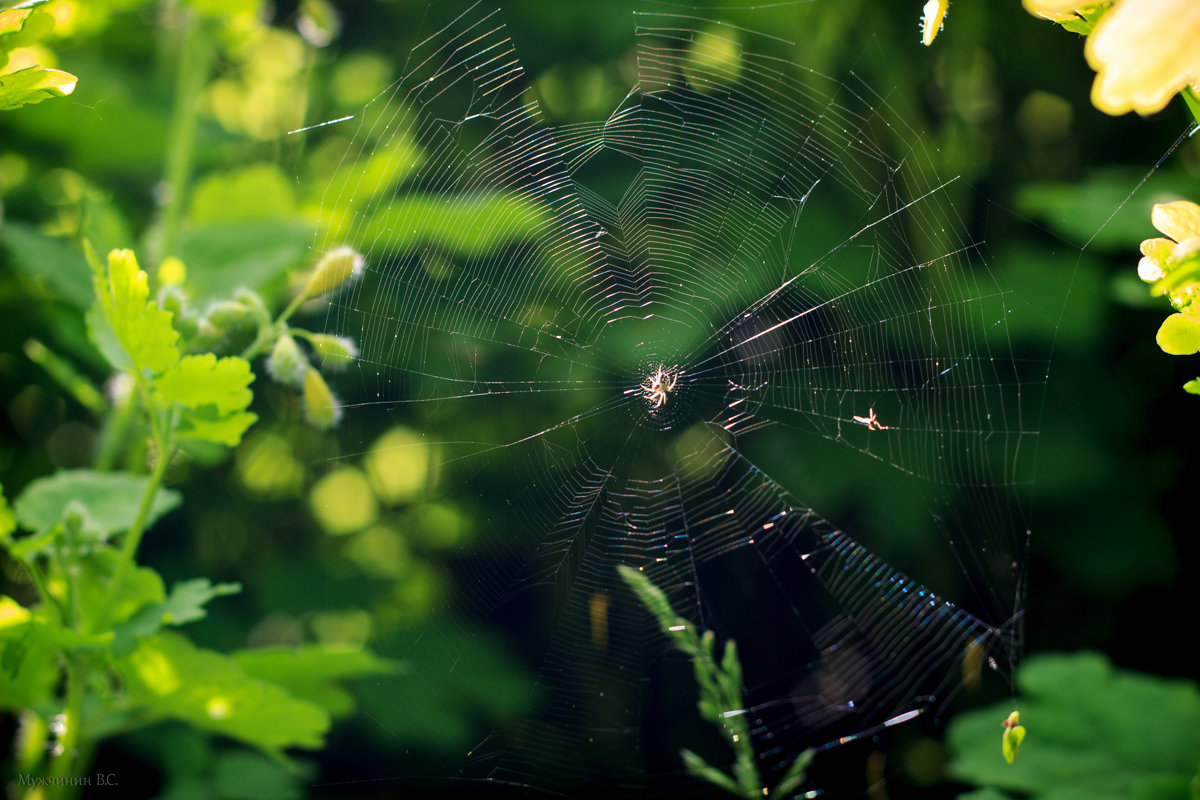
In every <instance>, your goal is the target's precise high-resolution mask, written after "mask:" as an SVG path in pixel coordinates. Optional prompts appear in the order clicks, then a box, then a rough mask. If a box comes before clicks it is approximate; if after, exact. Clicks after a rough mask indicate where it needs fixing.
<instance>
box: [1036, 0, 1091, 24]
mask: <svg viewBox="0 0 1200 800" xmlns="http://www.w3.org/2000/svg"><path fill="white" fill-rule="evenodd" d="M1088 2H1089V0H1021V5H1023V6H1025V10H1026V11H1028V12H1029V13H1030V14H1033V15H1034V16H1035V17H1045V18H1046V19H1067V18H1069V17H1073V16H1075V9H1077V8H1079V7H1080V6H1084V5H1087V3H1088Z"/></svg>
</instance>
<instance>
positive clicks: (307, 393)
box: [304, 369, 342, 430]
mask: <svg viewBox="0 0 1200 800" xmlns="http://www.w3.org/2000/svg"><path fill="white" fill-rule="evenodd" d="M304 416H305V418H306V419H307V420H308V424H309V425H312V426H313V427H314V428H320V429H321V430H327V429H329V428H332V427H333V426H334V425H337V424H338V421H339V420H340V419H341V418H342V409H341V406H339V405H338V401H337V398H336V397H334V396H333V392H331V391H330V390H329V384H327V383H325V379H324V378H322V377H321V373H320V372H318V371H317V370H315V369H310V370H305V372H304Z"/></svg>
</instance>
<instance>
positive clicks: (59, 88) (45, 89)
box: [0, 67, 79, 111]
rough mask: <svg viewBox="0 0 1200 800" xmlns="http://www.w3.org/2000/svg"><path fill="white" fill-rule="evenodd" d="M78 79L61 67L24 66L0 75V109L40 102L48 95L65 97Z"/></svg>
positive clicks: (71, 90)
mask: <svg viewBox="0 0 1200 800" xmlns="http://www.w3.org/2000/svg"><path fill="white" fill-rule="evenodd" d="M78 83H79V79H78V78H76V77H75V76H74V75H72V74H71V73H69V72H63V71H62V70H61V69H49V68H47V67H26V68H25V69H19V70H17V71H16V72H10V73H8V74H7V75H0V111H8V110H11V109H14V108H20V107H21V106H23V105H29V104H32V103H40V102H42V101H43V100H45V99H46V98H48V97H66V96H67V95H69V94H70V93H71V92H73V91H75V86H76V84H78Z"/></svg>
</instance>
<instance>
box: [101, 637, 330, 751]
mask: <svg viewBox="0 0 1200 800" xmlns="http://www.w3.org/2000/svg"><path fill="white" fill-rule="evenodd" d="M118 670H119V672H120V673H121V676H122V677H123V679H124V681H125V686H126V690H127V693H128V697H129V700H130V701H131V702H132V703H133V704H135V705H137V706H141V707H143V708H144V709H145V710H146V711H148V712H150V713H151V714H156V715H162V716H166V717H170V718H173V719H179V720H182V721H184V722H187V723H189V724H191V725H193V726H195V727H197V728H200V729H202V730H206V731H209V732H211V733H217V734H221V735H224V736H229V737H231V738H233V739H237V740H239V741H242V742H245V743H246V744H249V745H253V746H254V747H258V748H261V749H262V750H264V751H266V752H268V753H273V754H278V753H279V752H280V751H282V750H283V749H285V748H288V747H303V748H308V749H317V748H320V747H322V746H323V744H324V737H325V732H326V731H327V730H328V729H329V715H328V714H327V713H326V712H325V711H324V710H323V709H321V708H320V707H319V706H317V705H315V704H313V703H310V702H308V701H305V700H299V699H297V698H295V697H293V696H292V695H290V694H289V693H288V692H287V691H285V690H284V689H283V688H282V687H280V686H277V685H275V684H272V683H268V682H267V681H263V680H260V679H258V678H255V677H253V676H251V675H249V674H248V673H247V672H246V671H245V670H244V669H243V668H242V667H241V665H239V664H238V663H237V662H236V661H234V660H233V659H232V658H229V657H227V656H224V655H221V654H220V653H216V652H213V651H210V650H201V649H199V648H197V647H195V646H194V645H192V643H191V642H189V641H188V640H187V639H186V638H184V637H182V636H179V635H178V634H174V633H167V632H162V633H159V634H157V635H155V636H153V637H151V638H149V639H145V640H143V641H142V642H141V643H140V644H139V645H138V648H137V649H136V650H135V651H134V652H133V653H131V654H130V655H129V656H128V657H127V658H125V659H123V660H121V661H120V662H119V664H118Z"/></svg>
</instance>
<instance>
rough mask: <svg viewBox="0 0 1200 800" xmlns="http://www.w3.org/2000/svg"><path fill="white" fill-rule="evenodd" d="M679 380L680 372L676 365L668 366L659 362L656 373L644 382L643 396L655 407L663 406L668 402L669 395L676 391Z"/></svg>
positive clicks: (642, 387)
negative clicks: (677, 370) (676, 369)
mask: <svg viewBox="0 0 1200 800" xmlns="http://www.w3.org/2000/svg"><path fill="white" fill-rule="evenodd" d="M678 382H679V373H678V372H676V371H675V367H671V368H669V369H668V368H667V367H666V366H665V365H663V364H659V365H658V367H657V368H656V369H655V370H654V373H653V374H651V375H650V376H649V377H647V378H646V380H645V381H643V382H642V386H641V389H642V397H644V398H646V400H647V401H648V402H649V403H651V404H652V405H653V406H654V408H656V409H657V408H662V407H663V404H665V403H666V402H667V395H668V394H670V393H671V392H673V391H675V384H676V383H678Z"/></svg>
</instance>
